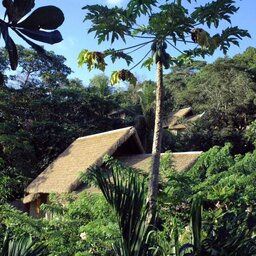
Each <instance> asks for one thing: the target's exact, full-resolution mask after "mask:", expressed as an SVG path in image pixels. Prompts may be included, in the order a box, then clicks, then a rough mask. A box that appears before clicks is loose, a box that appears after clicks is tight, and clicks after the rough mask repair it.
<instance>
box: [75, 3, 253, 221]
mask: <svg viewBox="0 0 256 256" xmlns="http://www.w3.org/2000/svg"><path fill="white" fill-rule="evenodd" d="M195 5H197V1H192V0H187V1H185V0H183V1H182V0H166V1H160V0H130V1H129V2H128V4H127V6H125V7H123V8H122V7H117V6H115V7H113V8H110V7H107V6H103V5H86V6H85V7H84V8H83V9H84V10H85V11H86V15H85V19H84V21H85V22H88V23H89V24H90V29H89V30H88V33H94V34H95V38H97V40H98V44H101V43H103V42H105V43H107V42H109V43H110V44H111V47H114V43H116V42H117V41H120V40H121V41H123V43H124V45H125V46H124V47H123V48H121V49H116V48H109V49H106V50H105V51H96V49H95V51H89V50H87V49H85V50H83V51H81V53H80V55H79V58H78V62H79V64H80V65H83V64H86V65H87V67H88V69H89V70H92V69H93V68H98V69H100V70H101V71H104V70H105V68H106V59H107V58H110V59H111V61H112V62H113V63H114V62H115V61H117V60H118V59H123V60H125V61H126V63H127V66H129V65H130V64H131V63H132V62H133V59H134V55H133V54H134V53H135V54H136V55H137V56H138V53H137V51H138V50H141V51H142V50H143V49H145V55H144V56H143V57H142V59H141V60H140V61H139V62H138V63H136V64H133V66H132V67H131V68H129V69H122V70H119V71H114V72H113V73H112V75H111V83H112V84H116V83H118V82H119V81H120V80H123V81H128V82H129V83H133V84H135V83H136V78H135V76H134V75H133V73H132V70H133V69H134V68H135V67H137V66H138V65H141V66H142V67H146V68H149V69H150V67H151V66H152V65H153V64H155V65H156V109H155V125H154V135H153V136H154V137H153V146H152V164H151V165H152V166H151V171H150V179H149V186H148V197H147V202H148V206H149V216H148V220H149V221H150V220H151V219H153V218H152V217H154V215H155V212H156V200H157V194H158V178H159V162H160V153H161V137H162V98H163V93H164V91H163V69H169V68H170V67H171V65H173V64H182V63H184V62H185V61H191V60H193V59H194V58H195V57H198V56H203V57H204V56H206V55H212V54H213V53H214V52H215V50H216V49H220V50H221V51H223V53H224V54H226V53H227V51H228V48H229V47H230V46H231V44H234V45H239V42H238V41H239V40H240V39H242V38H243V37H249V36H250V35H249V33H248V31H247V30H243V29H240V28H238V27H237V26H235V27H232V25H231V16H232V15H233V14H235V13H236V12H237V11H238V9H239V8H238V7H236V6H235V1H234V0H215V1H209V2H208V3H206V4H205V5H200V6H199V5H198V6H196V7H195ZM188 7H189V9H188ZM193 8H194V9H193ZM192 9H193V10H192ZM191 10H192V11H191ZM221 21H224V25H225V24H229V26H227V27H226V28H225V29H223V30H222V32H221V33H216V32H217V31H215V30H216V29H217V28H218V27H219V25H220V22H221ZM208 30H209V31H208ZM210 33H211V34H212V35H210ZM128 39H129V41H127V40H128ZM132 40H134V42H135V43H134V44H132V42H133V41H132ZM127 42H129V43H131V45H130V46H127V45H126V43H127ZM182 44H183V45H182ZM184 47H185V48H187V49H186V50H184ZM175 52H177V54H175ZM150 54H151V56H150ZM175 55H178V57H172V56H175Z"/></svg>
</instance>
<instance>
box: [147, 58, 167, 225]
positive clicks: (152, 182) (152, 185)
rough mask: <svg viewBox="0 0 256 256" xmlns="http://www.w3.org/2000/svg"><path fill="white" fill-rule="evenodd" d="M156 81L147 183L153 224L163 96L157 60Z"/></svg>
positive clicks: (161, 78)
mask: <svg viewBox="0 0 256 256" xmlns="http://www.w3.org/2000/svg"><path fill="white" fill-rule="evenodd" d="M156 75H157V81H156V112H155V127H154V137H153V146H152V160H151V161H152V162H151V170H150V177H149V185H148V198H147V200H148V206H149V213H148V222H149V223H151V224H153V221H154V217H155V215H156V202H157V194H158V180H159V166H160V153H161V140H162V122H163V121H162V98H163V65H162V63H161V62H160V61H158V62H157V74H156Z"/></svg>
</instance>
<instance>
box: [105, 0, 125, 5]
mask: <svg viewBox="0 0 256 256" xmlns="http://www.w3.org/2000/svg"><path fill="white" fill-rule="evenodd" d="M121 3H122V0H107V4H109V5H120V4H121Z"/></svg>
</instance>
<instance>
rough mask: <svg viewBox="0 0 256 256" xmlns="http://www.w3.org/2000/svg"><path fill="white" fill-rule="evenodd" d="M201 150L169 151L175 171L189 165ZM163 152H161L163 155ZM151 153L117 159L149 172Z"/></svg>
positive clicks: (184, 168)
mask: <svg viewBox="0 0 256 256" xmlns="http://www.w3.org/2000/svg"><path fill="white" fill-rule="evenodd" d="M201 153H202V151H194V152H182V153H170V154H172V157H173V158H171V159H172V160H173V162H174V167H175V169H176V170H177V171H184V170H186V169H188V168H189V167H191V166H192V165H193V164H194V163H195V161H196V160H197V159H198V157H199V156H200V154H201ZM163 155H164V154H161V156H163ZM151 157H152V155H151V154H140V155H132V156H123V157H119V158H118V159H119V160H120V161H121V162H123V163H124V164H125V165H127V166H130V167H134V168H136V169H140V170H142V171H144V172H146V173H147V172H149V169H150V163H151Z"/></svg>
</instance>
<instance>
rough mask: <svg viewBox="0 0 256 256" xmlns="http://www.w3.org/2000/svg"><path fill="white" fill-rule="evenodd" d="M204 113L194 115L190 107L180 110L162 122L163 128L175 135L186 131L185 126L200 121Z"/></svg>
mask: <svg viewBox="0 0 256 256" xmlns="http://www.w3.org/2000/svg"><path fill="white" fill-rule="evenodd" d="M203 115H204V113H202V114H199V115H195V114H194V113H193V110H192V108H191V107H187V108H182V109H180V110H178V111H176V112H174V113H171V115H170V116H168V117H167V118H166V120H165V121H164V124H163V127H164V128H167V129H168V130H170V131H171V132H172V133H174V134H177V133H178V132H183V131H185V130H186V128H187V126H188V125H190V124H193V123H194V122H196V121H197V120H198V119H200V118H201V117H202V116H203Z"/></svg>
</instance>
